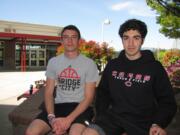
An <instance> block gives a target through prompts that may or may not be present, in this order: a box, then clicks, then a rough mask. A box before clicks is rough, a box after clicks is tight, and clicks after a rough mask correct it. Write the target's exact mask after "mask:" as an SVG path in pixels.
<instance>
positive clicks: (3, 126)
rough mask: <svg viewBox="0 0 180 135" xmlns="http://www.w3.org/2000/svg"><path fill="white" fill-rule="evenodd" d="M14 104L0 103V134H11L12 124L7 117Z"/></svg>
mask: <svg viewBox="0 0 180 135" xmlns="http://www.w3.org/2000/svg"><path fill="white" fill-rule="evenodd" d="M15 107H16V105H0V121H1V122H0V134H1V135H12V134H13V133H12V125H11V122H10V121H9V119H8V114H9V112H11V111H12V110H13V109H14V108H15Z"/></svg>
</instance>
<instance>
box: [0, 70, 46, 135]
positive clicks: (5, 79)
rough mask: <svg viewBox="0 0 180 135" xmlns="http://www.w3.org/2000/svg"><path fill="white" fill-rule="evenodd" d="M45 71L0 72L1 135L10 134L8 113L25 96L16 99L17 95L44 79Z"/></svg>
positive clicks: (10, 127)
mask: <svg viewBox="0 0 180 135" xmlns="http://www.w3.org/2000/svg"><path fill="white" fill-rule="evenodd" d="M45 78H46V77H45V71H32V72H0V90H1V94H0V120H1V122H0V131H1V133H0V134H1V135H12V125H11V123H10V121H9V120H8V114H9V112H11V111H12V110H13V109H14V108H15V107H16V106H17V105H19V104H20V103H22V102H23V101H24V100H25V98H22V99H20V100H19V101H17V97H18V96H19V95H21V94H22V93H24V92H25V91H27V90H29V88H30V85H31V84H33V85H34V86H35V84H34V82H35V81H37V80H41V79H44V80H45Z"/></svg>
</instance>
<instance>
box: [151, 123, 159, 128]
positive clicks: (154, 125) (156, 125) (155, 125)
mask: <svg viewBox="0 0 180 135" xmlns="http://www.w3.org/2000/svg"><path fill="white" fill-rule="evenodd" d="M152 127H159V125H158V124H155V123H153V124H152V125H151V128H152Z"/></svg>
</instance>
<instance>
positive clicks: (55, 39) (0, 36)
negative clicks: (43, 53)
mask: <svg viewBox="0 0 180 135" xmlns="http://www.w3.org/2000/svg"><path fill="white" fill-rule="evenodd" d="M22 39H26V40H27V41H30V42H31V41H32V42H36V41H37V42H46V43H47V42H51V43H60V42H61V37H60V36H47V35H32V34H21V33H7V32H0V40H1V41H2V40H16V41H21V40H22Z"/></svg>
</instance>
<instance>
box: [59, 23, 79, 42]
mask: <svg viewBox="0 0 180 135" xmlns="http://www.w3.org/2000/svg"><path fill="white" fill-rule="evenodd" d="M65 30H74V31H76V32H77V33H78V39H80V38H81V33H80V31H79V29H78V28H77V27H76V26H75V25H67V26H65V27H64V28H63V29H62V31H61V37H62V36H63V33H64V31H65Z"/></svg>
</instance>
